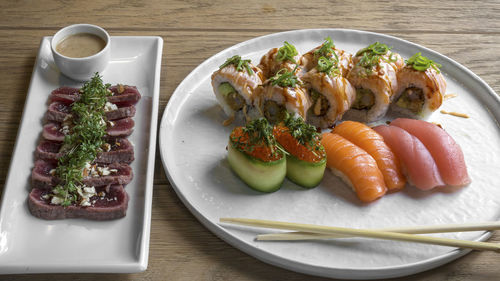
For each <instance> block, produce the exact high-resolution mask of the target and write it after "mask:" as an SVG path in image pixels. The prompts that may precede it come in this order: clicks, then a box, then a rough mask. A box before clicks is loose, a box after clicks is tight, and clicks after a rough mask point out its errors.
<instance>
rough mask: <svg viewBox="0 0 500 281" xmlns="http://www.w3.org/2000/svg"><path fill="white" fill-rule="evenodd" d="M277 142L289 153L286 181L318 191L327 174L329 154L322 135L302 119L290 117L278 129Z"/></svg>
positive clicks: (275, 128) (275, 135) (275, 129)
mask: <svg viewBox="0 0 500 281" xmlns="http://www.w3.org/2000/svg"><path fill="white" fill-rule="evenodd" d="M273 134H274V137H275V138H276V141H277V142H278V143H279V144H280V145H281V146H282V147H283V148H284V149H285V151H286V152H287V155H286V177H287V178H288V179H289V180H291V181H292V182H294V183H296V184H298V185H300V186H302V187H304V188H313V187H316V186H317V185H318V184H319V183H320V182H321V180H322V179H323V175H324V173H325V168H326V154H325V149H324V148H323V145H321V135H320V134H319V133H318V132H317V131H316V128H315V127H314V126H312V125H309V124H306V123H304V120H302V118H300V117H297V118H294V117H290V116H289V117H288V118H286V119H285V121H284V122H282V123H280V124H279V125H276V126H274V130H273Z"/></svg>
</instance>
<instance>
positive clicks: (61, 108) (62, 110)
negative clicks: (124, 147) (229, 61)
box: [46, 101, 135, 122]
mask: <svg viewBox="0 0 500 281" xmlns="http://www.w3.org/2000/svg"><path fill="white" fill-rule="evenodd" d="M70 113H71V106H70V105H69V104H66V103H63V102H59V101H55V102H53V103H51V104H50V105H49V109H48V111H47V114H46V116H47V120H49V121H54V122H63V121H64V120H65V119H66V117H67V116H68V115H69V114H70ZM104 114H105V116H106V119H107V120H117V119H122V118H126V117H133V116H134V115H135V106H134V105H130V106H123V107H118V109H115V110H110V111H107V112H105V113H104Z"/></svg>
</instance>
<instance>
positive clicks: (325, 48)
mask: <svg viewBox="0 0 500 281" xmlns="http://www.w3.org/2000/svg"><path fill="white" fill-rule="evenodd" d="M334 50H335V44H333V40H332V38H331V37H330V36H328V37H326V38H325V42H324V43H323V44H322V45H321V48H319V49H317V50H316V51H314V54H315V55H317V56H323V57H329V56H330V54H331V53H335V51H334Z"/></svg>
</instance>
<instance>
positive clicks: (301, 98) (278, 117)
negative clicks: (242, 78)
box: [258, 68, 310, 124]
mask: <svg viewBox="0 0 500 281" xmlns="http://www.w3.org/2000/svg"><path fill="white" fill-rule="evenodd" d="M258 99H259V105H260V110H261V112H262V115H263V116H264V117H266V118H267V120H268V121H269V122H270V123H272V124H275V123H279V122H280V121H282V120H284V119H285V117H286V116H287V114H291V115H292V116H300V117H302V118H304V119H305V118H306V113H307V110H308V109H309V106H310V105H309V100H308V98H307V90H306V88H304V87H303V82H302V81H301V80H300V79H299V78H298V77H297V76H296V75H295V74H294V71H293V70H292V71H289V70H287V69H286V68H283V69H281V70H280V71H278V72H277V73H276V75H274V76H273V77H271V78H269V79H268V80H266V82H265V83H264V86H263V89H262V92H261V94H260V95H259V97H258Z"/></svg>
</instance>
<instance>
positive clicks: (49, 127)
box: [42, 117, 135, 142]
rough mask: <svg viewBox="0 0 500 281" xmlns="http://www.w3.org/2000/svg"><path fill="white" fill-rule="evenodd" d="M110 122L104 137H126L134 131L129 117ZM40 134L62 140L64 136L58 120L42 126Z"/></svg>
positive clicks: (52, 139)
mask: <svg viewBox="0 0 500 281" xmlns="http://www.w3.org/2000/svg"><path fill="white" fill-rule="evenodd" d="M110 122H113V123H112V125H110V124H108V128H107V129H106V133H107V135H106V136H105V137H106V138H123V137H128V136H130V134H132V132H133V131H134V125H135V123H134V120H133V119H132V118H130V117H128V118H123V119H118V120H114V121H110ZM110 122H108V123H110ZM42 136H43V137H44V138H45V139H47V140H51V141H58V142H62V141H64V136H65V134H64V130H63V126H62V125H61V123H58V122H49V123H47V124H45V125H44V126H43V132H42Z"/></svg>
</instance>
